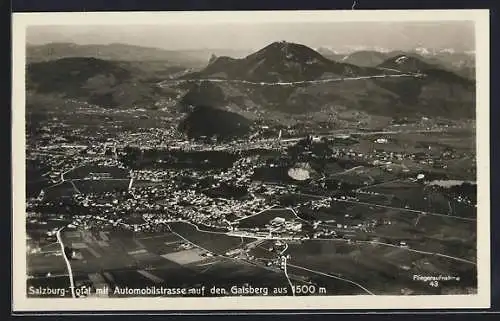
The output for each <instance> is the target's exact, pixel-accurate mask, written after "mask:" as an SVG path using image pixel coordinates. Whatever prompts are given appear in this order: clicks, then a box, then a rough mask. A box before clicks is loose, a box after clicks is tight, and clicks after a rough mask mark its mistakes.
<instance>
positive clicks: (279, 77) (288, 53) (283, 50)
mask: <svg viewBox="0 0 500 321" xmlns="http://www.w3.org/2000/svg"><path fill="white" fill-rule="evenodd" d="M380 73H381V72H380V71H378V70H376V69H374V68H362V67H358V66H354V65H350V64H345V63H339V62H335V61H331V60H329V59H327V58H325V57H323V56H322V55H321V54H319V53H318V52H316V51H314V50H313V49H311V48H309V47H306V46H304V45H300V44H295V43H288V42H274V43H272V44H270V45H268V46H266V47H264V48H262V49H261V50H259V51H257V52H255V53H253V54H251V55H248V56H247V57H245V58H241V59H234V58H230V57H218V58H217V59H215V60H213V61H212V62H211V63H210V64H209V65H208V66H207V67H206V68H205V69H203V70H202V71H200V72H197V73H193V74H189V75H187V76H186V77H185V78H186V79H189V78H219V79H238V80H247V81H256V82H259V81H261V82H286V81H304V80H314V79H319V78H322V77H325V75H326V76H328V77H354V76H368V75H375V74H380Z"/></svg>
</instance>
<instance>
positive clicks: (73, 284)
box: [56, 227, 76, 298]
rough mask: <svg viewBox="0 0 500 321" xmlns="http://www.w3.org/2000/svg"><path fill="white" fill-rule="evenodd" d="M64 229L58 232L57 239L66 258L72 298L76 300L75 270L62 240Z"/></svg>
mask: <svg viewBox="0 0 500 321" xmlns="http://www.w3.org/2000/svg"><path fill="white" fill-rule="evenodd" d="M63 229H64V227H61V228H60V229H58V230H57V233H56V237H57V242H59V245H60V246H61V252H62V256H63V258H64V261H65V262H66V268H67V270H68V277H69V283H70V289H71V297H73V298H76V295H75V282H74V279H73V270H72V269H71V263H70V262H69V260H68V258H67V256H66V253H65V251H64V243H63V241H62V238H61V231H62V230H63Z"/></svg>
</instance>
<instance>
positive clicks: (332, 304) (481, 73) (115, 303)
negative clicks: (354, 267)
mask: <svg viewBox="0 0 500 321" xmlns="http://www.w3.org/2000/svg"><path fill="white" fill-rule="evenodd" d="M464 20H468V21H473V22H474V23H475V39H476V48H475V50H476V80H477V85H476V97H477V98H476V99H477V105H476V106H477V107H476V114H477V118H476V119H477V123H476V128H477V132H476V135H477V137H476V140H477V145H476V146H477V183H478V208H477V209H478V217H477V231H478V233H477V244H478V249H477V258H478V263H477V269H478V293H477V294H475V295H428V296H386V295H382V296H328V297H322V296H315V297H265V298H263V297H224V298H162V299H157V298H155V299H151V298H127V299H114V298H113V299H69V298H68V299H56V298H54V299H35V298H29V299H28V298H27V297H26V255H25V253H26V251H25V247H26V240H25V235H26V226H25V215H26V213H25V199H26V196H25V181H26V180H25V175H26V172H25V171H26V168H25V167H26V165H25V80H24V79H25V50H26V48H25V45H26V44H25V41H26V27H28V26H36V25H53V26H55V25H61V26H62V25H100V26H104V25H123V24H126V25H169V24H219V23H257V22H259V23H266V22H272V23H277V22H281V23H285V22H314V23H319V22H347V21H363V22H367V21H374V22H375V21H378V22H389V21H415V22H417V21H422V22H425V21H434V22H436V21H464ZM12 23H13V26H12V39H13V47H12V56H13V72H12V77H13V96H12V97H13V98H12V99H13V104H12V106H13V110H12V130H13V144H12V164H13V166H12V169H13V180H12V182H13V221H12V222H13V226H12V229H13V232H12V235H13V240H12V241H13V266H12V271H13V273H12V277H13V282H12V291H13V302H12V310H13V311H14V312H38V311H75V310H78V311H92V310H101V311H112V310H130V309H133V310H151V311H179V310H190V311H196V310H233V311H234V310H283V309H371V310H375V309H440V308H442V309H455V308H489V307H490V191H489V186H490V184H489V166H490V165H489V107H490V105H489V11H488V10H406V11H402V10H391V11H384V10H378V11H363V10H352V11H347V10H346V11H252V12H248V11H246V12H245V11H239V12H228V11H212V12H99V13H87V12H85V13H83V12H80V13H76V12H73V13H14V14H13V18H12Z"/></svg>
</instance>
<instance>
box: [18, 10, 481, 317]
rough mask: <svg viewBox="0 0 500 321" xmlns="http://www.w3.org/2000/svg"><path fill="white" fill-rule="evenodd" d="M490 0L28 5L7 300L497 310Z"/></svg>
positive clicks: (22, 22) (90, 307)
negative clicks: (219, 7)
mask: <svg viewBox="0 0 500 321" xmlns="http://www.w3.org/2000/svg"><path fill="white" fill-rule="evenodd" d="M488 22H489V12H488V10H439V11H433V10H406V11H383V10H377V11H363V10H351V11H237V12H236V11H235V12H226V11H224V12H222V11H221V12H218V11H213V12H209V11H204V12H195V11H191V12H99V13H97V12H85V13H83V12H80V13H77V12H72V13H15V14H14V15H13V37H12V38H13V111H12V114H13V118H12V119H13V120H12V122H13V123H12V128H13V140H14V141H13V150H12V155H13V164H12V166H13V185H14V186H13V200H14V203H13V204H14V208H13V227H12V228H13V233H12V235H13V267H12V270H13V284H12V293H13V310H14V311H20V312H22V311H25V312H26V311H31V312H33V311H55V312H57V311H77V310H78V311H125V310H145V311H167V312H168V311H181V310H182V311H207V310H217V311H235V310H280V311H281V310H304V311H308V310H311V309H314V310H325V309H326V310H335V309H344V310H345V309H363V310H364V309H367V310H377V309H441V308H443V309H444V308H446V309H464V308H488V307H489V306H490V243H489V242H490V224H489V222H490V208H489V202H490V192H489V108H490V106H489V23H488Z"/></svg>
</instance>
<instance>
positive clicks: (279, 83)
mask: <svg viewBox="0 0 500 321" xmlns="http://www.w3.org/2000/svg"><path fill="white" fill-rule="evenodd" d="M402 77H411V78H418V77H419V76H418V75H415V74H393V75H375V76H361V77H341V78H326V79H315V80H302V81H277V82H276V81H275V82H268V81H249V80H239V79H217V78H199V79H173V80H164V81H162V82H161V83H160V84H159V86H160V87H164V86H165V85H166V84H174V85H177V84H181V83H186V82H205V81H207V82H214V83H234V84H245V85H257V86H295V85H304V84H325V83H331V82H342V81H351V80H364V79H376V78H402Z"/></svg>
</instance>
